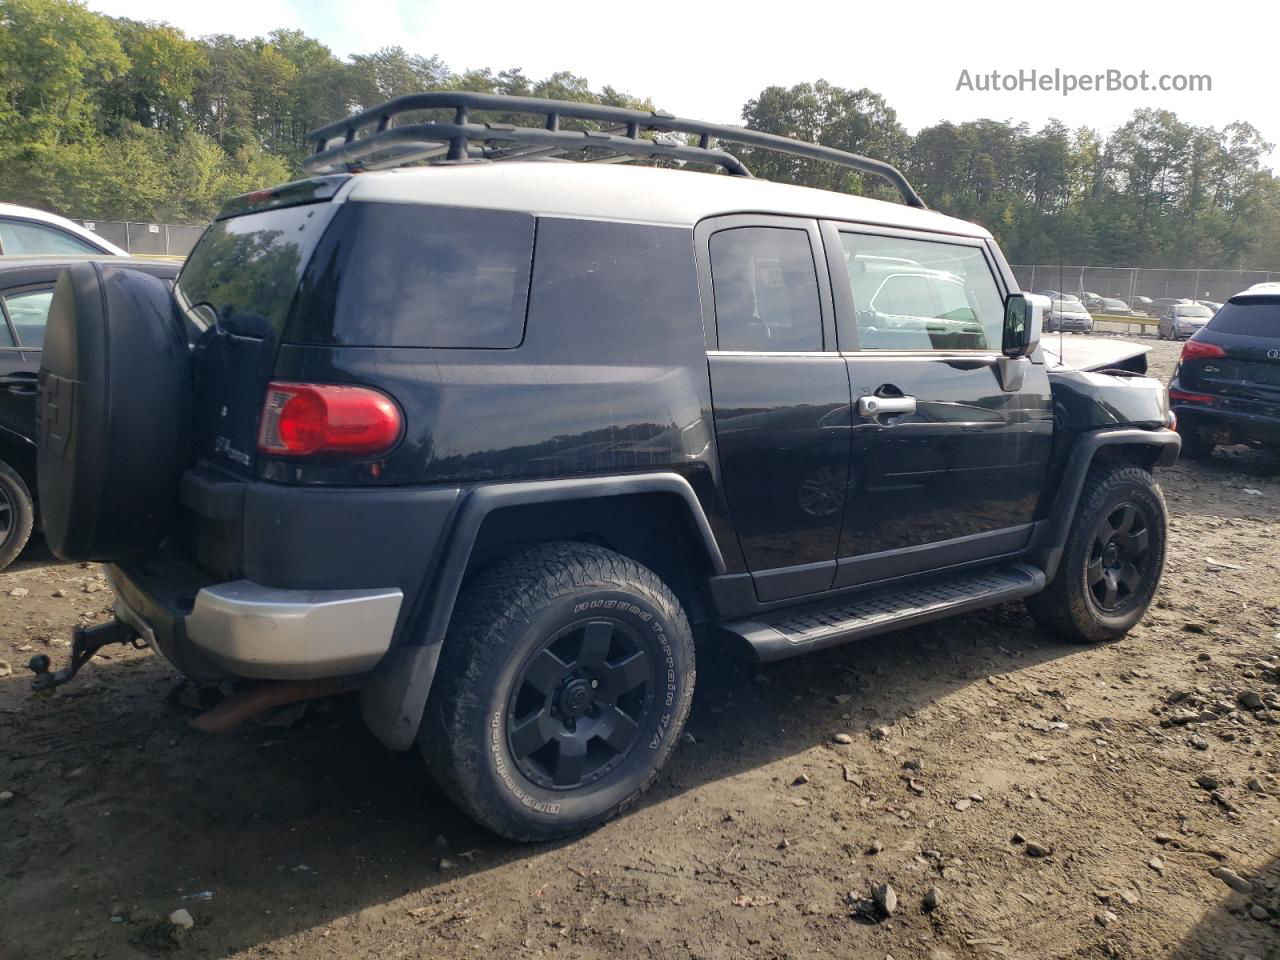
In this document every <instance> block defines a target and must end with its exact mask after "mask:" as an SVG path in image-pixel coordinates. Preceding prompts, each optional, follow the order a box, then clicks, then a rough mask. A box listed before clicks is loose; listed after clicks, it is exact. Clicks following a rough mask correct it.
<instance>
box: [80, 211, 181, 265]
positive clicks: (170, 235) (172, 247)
mask: <svg viewBox="0 0 1280 960" xmlns="http://www.w3.org/2000/svg"><path fill="white" fill-rule="evenodd" d="M75 222H76V223H78V224H80V225H81V226H82V227H84V228H85V229H87V230H92V231H93V232H94V233H96V234H97V235H98V236H100V237H102V239H103V240H108V241H110V242H111V243H114V244H115V245H116V246H117V247H120V248H122V249H123V250H125V251H127V252H129V253H134V254H138V255H139V256H144V257H145V256H152V257H154V256H169V257H185V256H186V255H187V254H188V253H190V252H191V248H192V247H194V246H195V245H196V241H197V240H199V239H200V234H202V233H204V227H202V226H201V227H193V226H189V225H187V224H176V223H132V222H126V221H123V220H76V221H75Z"/></svg>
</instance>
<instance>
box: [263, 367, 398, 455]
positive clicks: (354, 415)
mask: <svg viewBox="0 0 1280 960" xmlns="http://www.w3.org/2000/svg"><path fill="white" fill-rule="evenodd" d="M403 427H404V424H403V419H402V418H401V416H400V408H399V407H397V406H396V404H395V401H394V400H392V399H391V398H390V397H388V396H387V395H386V394H385V393H381V392H379V391H377V390H370V389H369V388H368V387H349V386H338V385H336V384H321V383H280V382H273V383H271V384H268V386H267V398H266V400H265V401H264V402H263V405H262V425H261V427H260V428H259V429H258V450H259V451H261V452H262V453H267V454H272V455H274V456H285V457H309V456H313V455H322V454H332V455H336V456H350V457H374V456H378V455H380V454H383V453H386V452H387V451H388V450H390V449H391V448H392V447H394V446H395V445H396V443H397V442H398V441H399V439H400V434H401V432H402V431H403Z"/></svg>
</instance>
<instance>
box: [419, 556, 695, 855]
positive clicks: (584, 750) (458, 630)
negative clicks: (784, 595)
mask: <svg viewBox="0 0 1280 960" xmlns="http://www.w3.org/2000/svg"><path fill="white" fill-rule="evenodd" d="M444 643H445V645H444V650H443V651H442V653H441V657H440V664H439V668H438V671H437V674H436V677H435V680H434V683H433V684H432V694H431V698H430V700H429V702H428V704H427V711H426V715H425V716H424V718H423V724H422V727H421V729H420V732H419V735H418V741H419V744H420V746H421V748H422V751H423V755H424V756H425V757H426V760H427V764H428V766H429V767H430V768H431V770H432V773H433V774H434V775H435V777H436V779H437V780H438V781H439V783H440V785H441V786H442V787H443V788H444V789H445V791H446V792H448V793H449V795H450V796H451V797H452V798H453V799H454V801H455V802H457V803H458V805H459V806H461V807H462V808H463V809H464V810H465V811H466V812H467V813H468V814H470V815H471V816H472V817H473V818H474V819H475V820H476V821H478V822H479V823H481V824H483V825H484V826H486V827H488V828H489V829H491V830H493V831H494V832H496V833H499V834H501V835H503V836H505V837H510V838H511V839H514V840H526V841H527V840H549V839H553V838H555V837H560V836H565V835H568V834H573V833H578V832H581V831H583V830H587V829H590V828H591V827H594V826H596V825H597V824H600V823H603V822H604V821H605V820H608V819H610V818H611V817H613V816H614V815H616V814H617V813H618V812H619V811H620V810H622V809H623V808H624V807H625V806H627V805H628V804H629V803H631V802H632V801H634V800H635V799H636V798H637V797H638V796H639V795H640V794H641V793H642V792H644V790H645V789H647V788H648V786H649V785H650V784H651V783H652V782H653V779H654V778H655V777H656V776H657V774H658V771H659V770H660V769H661V767H662V765H663V764H664V763H665V762H666V760H667V757H668V756H669V755H670V753H671V751H672V748H673V747H674V746H675V744H676V742H677V741H678V739H679V737H680V732H681V729H682V728H683V726H684V721H685V718H686V717H687V716H688V713H689V707H690V704H691V702H692V697H693V685H694V653H693V638H692V634H691V632H690V628H689V623H688V620H687V619H686V617H685V614H684V611H683V610H682V608H681V606H680V603H679V601H678V600H677V599H676V598H675V596H674V595H673V594H672V593H671V591H670V589H668V587H667V586H666V585H665V584H664V583H663V582H662V581H661V580H660V579H659V578H658V577H657V575H656V574H654V573H653V572H652V571H651V570H648V569H647V568H645V567H643V566H641V565H640V564H638V563H636V562H634V561H633V560H630V559H628V558H627V557H623V556H621V555H619V554H617V553H614V552H612V551H610V550H605V549H603V548H601V547H596V546H591V545H588V544H580V543H551V544H545V545H542V546H539V547H535V548H533V549H531V550H528V551H525V552H522V553H519V554H515V555H512V556H510V557H507V558H504V559H502V560H500V561H499V562H498V563H497V564H495V565H494V566H493V567H491V568H490V569H489V570H487V571H485V572H484V573H482V574H481V575H480V576H479V577H477V578H476V580H475V581H474V582H473V583H472V584H471V585H470V586H468V587H467V588H466V589H465V590H464V593H463V595H462V597H460V599H459V604H458V609H457V611H456V613H455V615H454V622H453V624H452V626H451V627H450V630H449V636H448V637H447V638H446V640H445V642H444Z"/></svg>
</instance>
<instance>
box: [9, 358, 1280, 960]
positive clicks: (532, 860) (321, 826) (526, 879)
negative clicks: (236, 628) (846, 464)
mask: <svg viewBox="0 0 1280 960" xmlns="http://www.w3.org/2000/svg"><path fill="white" fill-rule="evenodd" d="M1149 342H1150V343H1151V344H1152V346H1153V349H1154V354H1153V368H1154V370H1155V371H1156V372H1157V373H1158V374H1159V375H1160V376H1162V377H1167V376H1168V374H1169V372H1170V370H1171V367H1172V364H1173V361H1174V359H1175V357H1176V353H1177V349H1176V347H1175V346H1174V345H1172V344H1165V343H1157V342H1156V341H1154V340H1152V341H1149ZM1161 482H1162V484H1163V487H1164V491H1165V495H1166V497H1167V499H1168V502H1169V508H1170V511H1171V514H1172V525H1171V544H1170V554H1169V560H1168V566H1167V568H1166V573H1165V578H1164V582H1163V586H1162V589H1161V591H1160V594H1159V596H1158V598H1157V601H1156V603H1155V605H1154V606H1153V607H1152V610H1151V612H1150V614H1149V615H1148V616H1147V618H1146V619H1145V620H1144V622H1143V623H1142V624H1141V625H1140V626H1139V627H1138V628H1137V629H1135V630H1134V631H1133V632H1132V633H1131V634H1130V635H1129V636H1128V637H1126V638H1124V639H1123V640H1120V641H1119V642H1116V643H1110V644H1105V645H1101V646H1096V647H1089V648H1083V647H1075V646H1067V645H1064V644H1061V643H1058V642H1057V641H1055V640H1053V639H1051V638H1049V637H1047V636H1045V635H1044V634H1043V633H1041V632H1040V631H1038V630H1037V628H1036V627H1035V626H1034V625H1033V624H1032V622H1031V621H1030V619H1028V617H1027V616H1026V615H1025V614H1024V613H1023V611H1022V609H1021V607H1019V606H1016V605H1015V606H1009V607H1002V608H997V609H994V610H990V611H986V612H983V613H980V614H977V615H973V616H969V617H964V618H960V619H956V620H951V621H945V622H941V623H936V624H931V625H928V626H924V627H921V628H917V629H913V630H909V631H905V632H902V633H897V634H893V635H890V636H885V637H881V638H877V639H874V640H871V641H867V642H864V643H861V644H856V645H851V646H847V647H844V648H839V649H835V650H832V651H828V652H826V653H821V654H817V655H814V656H810V657H807V658H802V659H798V660H793V661H789V662H785V663H781V664H776V665H772V666H769V667H766V668H757V667H754V666H752V665H750V664H745V663H737V662H735V661H730V660H722V661H714V660H712V661H711V665H708V660H709V659H710V658H707V659H704V662H703V663H702V664H701V669H700V670H699V683H700V688H699V692H698V694H697V696H696V698H695V705H694V712H693V717H692V719H691V721H690V724H689V728H688V729H689V732H690V734H691V739H690V738H686V740H685V743H684V744H683V745H682V747H681V748H680V750H679V751H678V752H677V754H676V756H675V758H674V760H673V762H672V764H671V766H670V768H669V769H668V771H667V772H666V773H665V774H664V775H663V776H662V777H661V779H660V781H659V783H658V785H657V786H656V787H655V788H654V790H653V791H652V792H651V794H650V795H649V796H648V798H647V799H646V801H645V802H643V803H642V804H641V805H640V806H639V807H638V809H636V810H634V811H633V812H632V813H630V814H629V815H628V816H626V817H624V818H623V819H621V820H619V821H617V822H615V823H612V824H609V825H608V826H606V827H604V828H603V829H601V830H599V831H597V832H595V833H594V834H592V835H590V836H587V837H584V838H581V839H578V840H575V841H572V842H568V843H563V844H558V845H550V846H541V847H521V846H514V845H510V844H507V843H503V842H499V841H496V840H494V839H493V838H492V837H490V836H488V835H486V834H484V833H482V832H481V831H480V830H478V829H477V828H475V827H474V826H472V825H471V824H470V823H469V822H468V821H467V820H466V819H465V818H464V817H463V816H462V815H461V814H460V813H459V812H458V811H457V810H456V809H454V808H453V807H452V806H451V805H450V804H449V802H448V801H447V800H445V799H444V798H443V797H442V796H441V795H440V794H439V793H438V791H436V790H435V789H434V788H433V787H432V785H431V783H430V781H429V780H428V778H427V776H426V774H425V772H424V770H423V768H422V765H421V762H420V761H419V759H418V758H417V756H416V755H414V754H404V755H393V754H390V753H387V752H385V751H383V750H382V749H381V748H379V747H378V746H377V745H376V744H375V742H374V741H373V740H372V738H371V737H370V736H369V735H368V734H367V733H365V731H364V730H363V728H362V727H361V724H360V721H359V717H358V713H357V711H356V709H355V707H354V704H353V703H352V702H351V701H350V699H349V698H348V699H339V700H335V701H330V702H325V703H320V704H314V703H313V704H311V705H309V706H308V707H307V708H306V709H305V711H304V712H302V713H301V715H300V716H299V712H298V711H297V710H293V711H288V710H286V711H284V712H282V713H278V714H275V715H273V716H272V717H271V725H258V724H254V725H251V726H250V727H249V728H248V729H247V730H244V731H242V732H239V733H236V734H233V735H224V736H220V737H209V736H204V735H200V734H198V733H195V732H194V731H192V730H190V729H189V728H188V727H187V725H186V721H187V720H188V719H189V718H190V717H191V716H192V715H193V712H194V711H193V708H192V707H193V705H192V704H191V699H190V698H191V691H189V690H183V689H182V688H180V687H179V686H178V678H177V677H176V676H175V675H174V673H173V671H172V670H171V669H170V668H169V667H168V666H167V665H166V664H165V663H164V662H162V661H161V660H159V659H158V658H156V657H154V656H151V655H149V654H145V653H142V652H134V651H128V652H124V653H120V652H115V653H112V655H111V658H110V659H99V660H96V661H94V663H93V664H91V665H90V666H89V667H88V668H86V670H85V671H84V673H83V674H82V675H81V677H80V678H79V679H78V680H77V681H76V682H75V683H74V684H71V685H69V686H67V687H64V688H62V690H61V691H59V692H56V693H54V694H52V695H49V696H36V695H33V694H32V693H31V692H30V691H29V690H28V686H27V677H26V671H25V670H24V669H23V666H22V665H23V664H25V663H26V661H27V659H28V658H29V657H30V656H31V655H32V654H33V653H36V652H48V653H49V654H50V655H51V656H52V657H53V658H54V659H55V660H56V661H59V662H60V661H62V660H63V659H65V657H66V653H67V645H66V637H67V636H68V633H69V630H70V628H71V627H72V626H73V625H75V624H77V623H88V622H93V621H99V620H102V619H103V618H104V617H105V615H106V611H107V607H108V603H109V592H108V591H107V589H106V587H105V584H104V582H103V580H102V577H101V576H100V573H99V571H98V569H96V568H94V567H89V566H78V565H74V564H71V565H68V564H59V563H56V562H54V561H53V560H52V559H51V558H50V557H49V556H48V555H47V553H44V552H43V548H42V547H41V546H40V545H39V544H37V545H35V546H33V547H32V548H31V549H29V550H28V552H27V555H26V557H24V558H23V560H22V561H21V562H20V563H18V564H17V565H16V566H14V567H13V568H11V569H10V570H9V571H7V572H6V573H4V574H0V624H3V626H0V660H3V661H4V662H3V663H0V674H5V673H6V667H8V666H10V665H11V666H12V670H13V672H12V673H9V674H8V675H5V676H2V677H0V904H2V905H3V906H2V907H0V957H3V958H5V960H9V958H13V960H26V958H43V957H55V958H90V957H94V958H142V957H150V956H160V955H170V954H171V955H176V956H181V957H227V956H229V957H244V958H249V957H354V958H365V957H378V958H409V957H413V958H425V957H431V958H461V957H484V958H488V957H495V956H496V957H538V956H555V957H565V958H571V957H572V958H577V957H581V958H590V957H622V956H625V957H657V958H664V960H665V958H686V957H691V958H714V960H737V958H782V957H787V958H802V957H803V958H818V957H869V958H874V960H881V958H884V957H889V956H892V957H896V958H898V960H907V958H928V960H944V958H955V960H960V958H970V957H1023V958H1036V960H1040V958H1051V957H1133V958H1153V960H1154V958H1160V960H1168V958H1181V960H1192V958H1196V960H1199V958H1221V960H1225V958H1249V957H1251V958H1255V960H1274V958H1277V957H1280V758H1278V757H1277V732H1278V731H1280V726H1278V725H1277V720H1278V719H1280V710H1278V709H1269V708H1268V707H1266V706H1265V704H1264V705H1262V706H1261V707H1259V704H1260V703H1262V698H1264V697H1266V698H1268V699H1270V700H1271V702H1272V703H1274V702H1275V701H1274V699H1273V698H1274V695H1275V692H1276V691H1277V689H1280V673H1277V668H1278V667H1280V661H1278V659H1277V655H1278V654H1280V462H1277V460H1276V459H1274V458H1268V457H1266V456H1263V455H1261V454H1259V453H1257V452H1255V451H1251V450H1246V449H1243V448H1238V449H1233V450H1229V451H1219V452H1218V454H1217V455H1216V456H1215V457H1214V459H1213V460H1212V461H1210V462H1207V463H1200V464H1190V463H1188V464H1180V465H1178V466H1176V467H1174V468H1172V469H1171V470H1168V471H1165V472H1164V473H1163V474H1162V475H1161ZM175 691H176V695H170V694H175ZM184 701H185V702H184ZM891 901H892V904H891ZM886 907H892V909H891V910H889V911H886V909H885V908H886ZM181 911H185V913H183V912H181ZM171 916H172V919H171Z"/></svg>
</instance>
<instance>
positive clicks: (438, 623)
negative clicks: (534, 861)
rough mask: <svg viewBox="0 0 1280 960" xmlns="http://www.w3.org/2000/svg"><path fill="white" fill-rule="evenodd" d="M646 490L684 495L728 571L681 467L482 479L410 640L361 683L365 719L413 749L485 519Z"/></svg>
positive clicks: (388, 741) (459, 511)
mask: <svg viewBox="0 0 1280 960" xmlns="http://www.w3.org/2000/svg"><path fill="white" fill-rule="evenodd" d="M640 493H661V494H668V495H674V496H676V497H679V498H680V500H682V501H683V502H684V504H685V507H686V509H687V510H688V511H689V518H690V520H691V521H692V523H693V525H694V528H695V529H696V531H697V533H698V534H699V536H700V537H701V540H702V544H703V546H704V548H705V549H706V555H707V560H708V563H709V565H710V567H711V572H712V575H714V576H719V575H722V574H723V573H725V570H726V566H725V560H724V555H723V554H722V553H721V550H720V545H719V544H718V543H717V542H716V538H715V534H714V533H713V532H712V530H711V523H710V521H708V519H707V515H706V511H704V510H703V508H702V504H701V503H700V502H699V501H698V497H697V495H696V494H695V493H694V491H693V487H692V486H690V484H689V481H688V480H686V479H685V478H684V477H682V476H681V475H680V474H678V473H640V474H627V475H624V476H618V477H580V478H573V479H566V480H533V481H518V482H512V483H494V484H483V485H480V486H475V487H471V488H470V489H466V490H464V491H463V493H462V496H461V498H460V501H459V504H458V506H457V507H456V509H455V513H454V517H453V522H452V523H451V524H450V530H449V536H448V539H447V540H446V542H445V545H444V549H443V550H442V552H441V555H440V560H439V562H438V563H437V564H436V568H435V574H434V578H433V580H432V582H431V583H430V584H429V585H428V586H427V589H425V590H423V591H422V593H421V596H420V599H419V601H418V604H417V609H416V610H415V611H414V613H413V615H412V616H411V618H410V620H409V623H410V624H412V625H414V626H413V630H414V632H415V634H416V636H415V638H414V641H413V642H412V643H411V644H403V645H400V646H397V647H394V648H393V649H392V650H390V651H389V652H388V653H387V655H386V656H385V657H383V658H382V660H381V661H380V662H379V664H378V666H377V667H375V668H374V669H373V671H371V672H370V673H369V674H367V675H366V676H365V677H364V678H363V679H362V681H361V684H360V712H361V714H362V715H363V717H364V721H365V724H366V725H367V726H368V727H369V729H370V730H371V731H372V732H373V734H374V735H375V736H376V737H377V738H378V739H379V740H381V741H382V743H383V744H384V745H386V746H387V747H389V748H391V749H392V750H407V749H409V748H410V747H411V746H412V745H413V742H414V738H415V737H416V736H417V733H418V725H419V723H420V722H421V721H422V713H423V710H424V709H425V708H426V704H427V696H428V695H429V694H430V692H431V683H432V680H433V679H434V678H435V672H436V664H437V663H438V661H439V659H440V649H441V645H442V643H443V641H444V638H445V634H446V633H447V632H448V629H449V621H450V620H451V619H452V617H453V609H454V605H455V604H456V602H457V599H458V594H459V592H460V591H461V589H462V581H463V577H464V575H465V573H466V569H467V563H468V561H469V560H470V558H471V550H472V547H473V546H474V544H475V541H476V536H477V535H478V534H479V532H480V527H481V525H482V524H483V523H484V520H485V518H486V517H487V516H488V515H489V514H490V513H492V512H493V511H495V510H499V509H502V508H504V507H514V506H528V505H530V504H539V503H563V502H567V501H575V500H576V501H582V500H597V499H600V498H604V497H618V496H628V495H632V494H640Z"/></svg>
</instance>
